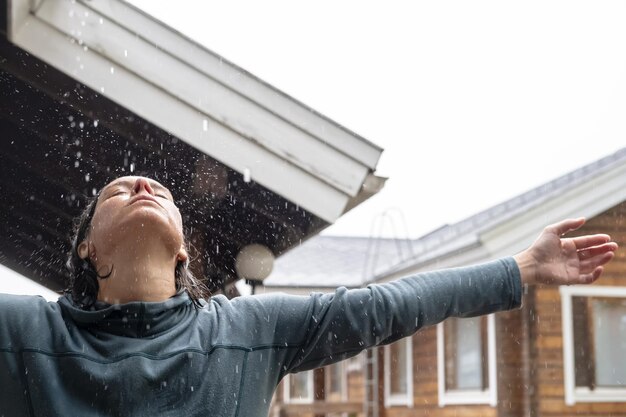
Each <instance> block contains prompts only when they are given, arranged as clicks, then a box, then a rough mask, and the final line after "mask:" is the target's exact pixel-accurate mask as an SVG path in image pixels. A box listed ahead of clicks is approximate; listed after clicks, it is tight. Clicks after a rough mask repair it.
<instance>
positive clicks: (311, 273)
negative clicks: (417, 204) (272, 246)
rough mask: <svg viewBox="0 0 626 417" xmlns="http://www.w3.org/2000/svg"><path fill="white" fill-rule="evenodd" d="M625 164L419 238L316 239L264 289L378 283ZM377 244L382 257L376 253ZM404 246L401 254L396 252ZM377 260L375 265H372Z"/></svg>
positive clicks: (620, 158)
mask: <svg viewBox="0 0 626 417" xmlns="http://www.w3.org/2000/svg"><path fill="white" fill-rule="evenodd" d="M623 164H626V148H622V149H620V150H618V151H617V152H615V153H613V154H611V155H608V156H606V157H604V158H602V159H599V160H597V161H595V162H592V163H590V164H588V165H585V166H583V167H581V168H579V169H576V170H574V171H572V172H570V173H568V174H565V175H563V176H560V177H558V178H556V179H554V180H552V181H549V182H547V183H545V184H543V185H541V186H539V187H536V188H533V189H531V190H529V191H527V192H525V193H523V194H520V195H518V196H516V197H514V198H511V199H509V200H507V201H504V202H502V203H500V204H497V205H495V206H493V207H491V208H489V209H486V210H484V211H481V212H479V213H477V214H475V215H473V216H470V217H468V218H466V219H464V220H461V221H459V222H458V223H455V224H452V225H444V226H442V227H440V228H438V229H436V230H434V231H432V232H430V233H428V234H426V235H424V236H422V237H420V238H418V239H415V240H400V241H398V240H394V239H374V240H372V239H370V238H355V237H336V236H317V237H314V238H312V239H310V240H309V241H307V242H306V243H304V244H302V245H301V246H299V247H297V248H295V249H293V250H291V251H290V252H289V253H287V254H285V255H284V256H282V257H280V258H279V259H278V260H277V261H276V265H275V270H274V271H273V272H272V274H271V275H270V277H268V279H267V280H266V285H267V286H281V287H282V286H292V287H335V286H339V285H345V286H359V285H364V284H367V283H368V282H373V281H376V280H377V279H379V278H381V277H383V276H385V275H388V274H389V273H390V272H391V271H394V270H399V269H402V268H405V267H408V266H410V265H416V264H419V263H422V262H426V261H428V260H430V259H433V258H435V257H439V256H442V255H445V254H449V253H452V252H454V251H455V250H457V249H460V248H463V247H467V246H468V245H471V244H474V243H478V242H479V236H480V234H481V233H483V232H484V231H486V230H488V229H490V228H493V227H495V226H497V225H499V224H501V223H503V222H505V221H507V220H509V219H511V218H513V217H515V216H517V215H519V214H520V213H523V212H525V211H527V210H529V209H531V208H533V207H536V206H538V205H540V204H542V203H544V202H545V201H547V200H549V199H551V198H553V197H555V196H557V195H559V194H561V193H563V192H565V191H567V190H569V189H572V188H574V187H576V186H578V185H580V184H583V183H585V182H587V181H589V180H591V179H593V178H596V177H597V176H599V175H602V174H603V173H605V172H608V171H610V170H612V169H614V168H615V167H618V166H621V165H623ZM399 243H400V245H399ZM375 245H378V246H377V251H378V253H375V251H374V249H372V248H373V247H374V246H375ZM400 246H401V247H402V252H400V251H399V250H398V248H399V247H400ZM409 246H410V251H409V249H408V247H409ZM374 258H376V259H377V261H376V262H374V264H375V265H374V267H372V266H371V264H372V262H373V261H372V260H373V259H374ZM367 259H369V260H370V264H369V266H368V264H367V263H366V260H367Z"/></svg>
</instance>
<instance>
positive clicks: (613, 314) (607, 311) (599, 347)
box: [592, 298, 626, 387]
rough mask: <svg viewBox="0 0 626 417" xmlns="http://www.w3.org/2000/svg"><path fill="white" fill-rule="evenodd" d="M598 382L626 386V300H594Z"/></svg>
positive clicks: (608, 385) (597, 383)
mask: <svg viewBox="0 0 626 417" xmlns="http://www.w3.org/2000/svg"><path fill="white" fill-rule="evenodd" d="M592 305H593V326H594V345H595V346H594V347H595V353H596V354H595V364H596V385H597V386H599V387H622V386H626V360H625V358H626V300H622V299H610V298H605V299H594V300H593V303H592Z"/></svg>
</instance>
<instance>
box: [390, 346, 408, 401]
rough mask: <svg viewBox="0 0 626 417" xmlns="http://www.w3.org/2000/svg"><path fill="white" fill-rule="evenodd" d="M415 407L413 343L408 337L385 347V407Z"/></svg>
mask: <svg viewBox="0 0 626 417" xmlns="http://www.w3.org/2000/svg"><path fill="white" fill-rule="evenodd" d="M394 405H403V406H407V407H413V342H412V338H411V337H406V338H404V339H401V340H399V341H397V342H395V343H392V344H390V345H387V346H385V407H391V406H394Z"/></svg>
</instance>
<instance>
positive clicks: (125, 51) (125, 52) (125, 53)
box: [124, 49, 128, 57]
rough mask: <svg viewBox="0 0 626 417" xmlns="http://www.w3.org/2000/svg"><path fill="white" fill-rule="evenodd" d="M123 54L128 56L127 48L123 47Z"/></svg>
mask: <svg viewBox="0 0 626 417" xmlns="http://www.w3.org/2000/svg"><path fill="white" fill-rule="evenodd" d="M124 56H125V57H128V50H126V49H124Z"/></svg>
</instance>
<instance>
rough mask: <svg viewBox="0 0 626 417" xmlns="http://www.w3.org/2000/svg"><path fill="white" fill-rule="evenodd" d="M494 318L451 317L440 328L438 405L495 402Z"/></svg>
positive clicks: (438, 332)
mask: <svg viewBox="0 0 626 417" xmlns="http://www.w3.org/2000/svg"><path fill="white" fill-rule="evenodd" d="M495 344H496V340H495V318H494V316H493V315H489V316H484V317H471V318H463V319H457V318H452V319H448V320H446V321H444V322H443V323H440V324H439V325H438V327H437V371H438V385H439V387H438V388H439V405H440V406H442V407H443V406H445V405H447V404H490V405H492V406H495V405H496V402H497V390H496V383H495V381H496V355H495V350H496V346H495Z"/></svg>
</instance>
